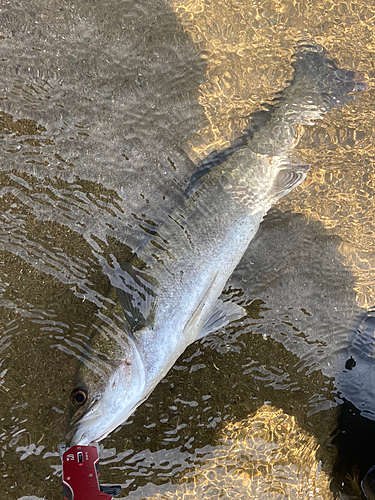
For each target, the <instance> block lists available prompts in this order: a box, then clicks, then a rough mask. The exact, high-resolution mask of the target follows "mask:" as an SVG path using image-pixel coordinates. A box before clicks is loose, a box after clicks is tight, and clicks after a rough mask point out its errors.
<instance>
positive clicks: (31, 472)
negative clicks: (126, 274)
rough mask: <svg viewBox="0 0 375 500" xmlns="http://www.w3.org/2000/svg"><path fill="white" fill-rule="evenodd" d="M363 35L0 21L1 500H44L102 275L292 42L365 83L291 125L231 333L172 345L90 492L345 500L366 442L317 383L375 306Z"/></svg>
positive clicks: (236, 119)
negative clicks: (108, 488)
mask: <svg viewBox="0 0 375 500" xmlns="http://www.w3.org/2000/svg"><path fill="white" fill-rule="evenodd" d="M374 19H375V9H374V8H372V7H371V6H370V7H369V6H368V4H367V3H366V2H364V1H359V2H356V3H352V2H349V1H346V2H318V1H315V0H313V1H310V2H292V1H285V2H281V1H276V0H275V1H269V2H258V1H252V2H250V1H244V2H228V1H218V0H215V1H209V0H206V1H198V0H194V1H183V0H181V1H178V2H177V1H176V2H174V3H172V2H171V3H165V2H155V1H153V2H151V1H150V0H148V1H147V0H141V1H139V2H134V1H117V0H115V1H112V2H110V3H105V2H98V1H96V0H93V1H90V2H82V1H79V2H76V3H75V4H74V5H73V4H71V3H61V2H55V1H48V2H47V1H46V2H44V3H43V2H42V3H41V2H33V1H28V2H24V1H19V2H12V3H9V4H4V5H3V6H2V7H1V11H0V28H1V31H0V44H1V48H2V51H1V54H2V56H1V57H2V71H1V74H0V82H1V89H2V92H1V100H0V111H1V115H0V132H1V139H2V140H1V150H0V151H1V152H0V155H1V162H0V176H1V185H0V189H1V191H0V194H1V197H0V204H1V222H0V223H1V227H0V248H1V250H2V252H1V266H0V289H1V301H0V305H1V316H0V322H1V333H0V408H1V410H0V420H1V422H2V426H1V429H0V450H1V451H0V474H1V476H0V477H1V483H0V484H1V490H2V491H3V492H4V495H6V496H7V498H8V499H10V500H13V499H14V500H16V499H21V498H23V499H34V500H35V499H41V498H47V499H49V500H55V499H59V498H62V488H61V463H60V459H59V457H58V453H57V445H58V443H59V441H60V440H61V438H62V437H63V434H64V429H65V412H66V407H67V402H68V397H69V394H70V391H71V388H72V386H71V384H72V379H73V374H74V370H75V365H76V360H77V356H79V353H80V352H81V349H82V345H83V344H84V342H85V340H86V339H87V337H86V336H87V334H88V333H89V327H90V325H91V323H92V322H93V321H94V318H95V314H96V313H97V312H98V311H99V310H104V309H103V308H105V307H106V305H108V299H107V297H108V295H109V293H110V288H111V287H110V279H111V276H112V270H113V266H114V264H113V263H114V262H115V261H119V262H121V261H125V260H127V259H128V258H129V257H130V255H131V253H132V251H134V250H135V249H136V248H137V246H138V245H139V243H140V242H141V241H142V240H143V239H144V236H145V232H146V233H148V232H150V231H152V230H153V229H154V228H155V226H157V225H158V224H160V223H161V221H162V220H163V219H164V218H165V217H166V215H167V214H169V213H170V212H171V211H172V210H173V208H174V207H175V206H177V205H178V203H180V202H181V201H182V199H183V192H184V189H185V187H186V186H187V184H188V182H189V180H190V177H191V175H192V174H193V173H194V171H195V164H196V163H197V162H198V161H199V159H201V158H203V157H204V155H205V154H207V153H209V152H211V151H213V150H220V149H222V148H223V147H225V146H227V145H228V144H229V143H230V141H231V140H233V138H234V137H236V136H237V135H239V134H240V132H241V129H242V128H243V127H244V126H245V124H246V117H247V116H248V115H249V114H250V113H251V112H252V111H254V110H257V109H259V106H260V105H261V103H264V102H270V101H271V100H272V98H273V97H274V96H275V93H276V92H277V91H280V90H281V89H282V88H284V86H285V85H286V82H287V81H288V80H289V79H290V78H291V75H292V68H291V60H292V54H293V52H294V46H295V43H296V42H297V41H299V40H301V39H309V38H311V37H312V38H314V39H315V40H316V41H317V42H318V43H321V44H322V45H323V46H324V47H325V48H326V49H327V51H328V53H329V55H330V57H332V58H333V59H334V60H335V61H336V62H337V63H338V65H339V66H340V67H348V68H353V69H358V70H360V71H365V72H366V73H367V75H368V82H369V84H370V91H369V92H367V93H366V94H364V95H361V96H360V97H359V98H358V99H357V100H356V101H354V102H352V103H350V105H349V106H347V107H346V108H344V109H342V110H335V111H334V112H332V113H330V114H329V115H326V116H325V117H324V119H323V120H321V121H319V123H317V124H316V125H315V126H314V127H309V128H306V130H305V132H304V135H303V138H302V140H301V142H300V144H299V146H298V155H299V157H300V158H302V159H303V160H304V161H305V162H307V163H311V168H310V171H309V173H308V176H307V179H306V180H305V182H304V183H303V184H302V185H301V186H300V187H299V188H297V189H296V190H295V191H293V192H292V193H291V194H290V195H289V196H288V197H286V198H284V199H282V200H281V201H280V202H279V203H278V204H277V205H276V207H275V208H273V209H272V210H271V211H270V213H269V214H268V216H267V217H266V219H265V221H264V223H263V225H262V227H261V230H260V232H259V233H258V235H257V237H256V238H255V239H254V241H253V242H252V244H251V246H250V248H249V250H248V251H247V253H246V254H245V256H244V258H243V260H242V261H241V263H240V264H239V266H238V268H237V269H236V271H235V273H234V274H233V276H232V277H231V279H230V280H229V282H228V285H227V288H226V290H225V292H224V293H225V294H226V296H228V295H233V296H234V297H235V299H236V300H237V302H238V303H240V304H241V305H244V306H246V308H247V310H248V317H247V318H246V319H245V320H244V321H243V322H241V323H239V324H238V323H237V324H236V325H235V326H232V327H229V328H227V329H226V330H225V331H222V332H220V333H217V334H215V335H212V336H210V337H207V338H206V339H205V340H204V341H202V342H200V343H196V344H194V345H192V346H190V348H189V349H188V350H187V351H186V353H185V354H184V355H183V356H182V357H181V358H180V359H179V360H178V361H177V362H176V365H175V367H174V368H173V369H172V370H171V372H170V373H169V374H168V376H167V377H166V378H165V379H164V380H163V381H162V382H161V383H160V384H159V386H158V387H157V388H156V390H155V391H154V393H153V394H152V395H151V396H150V398H149V399H148V400H147V402H146V403H144V404H143V405H142V406H141V407H140V408H139V409H138V410H137V411H136V413H135V415H134V416H133V417H131V419H130V420H129V422H127V423H126V425H124V426H123V427H122V428H121V429H119V430H118V431H117V432H115V433H112V435H110V436H109V437H108V438H107V439H105V440H104V441H103V442H102V443H101V472H102V475H101V482H103V483H105V482H107V483H117V484H121V485H122V486H123V488H124V489H123V490H122V493H121V495H120V496H121V498H125V497H126V496H129V495H130V497H131V498H134V499H136V498H144V497H147V498H148V497H152V498H154V497H158V498H170V497H174V496H176V497H179V496H180V497H189V496H193V495H194V496H195V497H198V498H207V499H211V498H219V497H220V498H223V497H224V498H231V497H232V496H233V497H234V496H236V497H243V498H262V499H266V498H277V499H284V498H290V499H291V498H305V497H307V496H308V497H311V498H323V499H330V498H333V497H334V493H332V491H331V490H333V491H334V492H338V491H341V496H342V498H348V497H349V498H360V493H359V491H358V484H359V480H358V479H359V478H360V477H361V475H363V474H364V472H365V471H366V470H367V469H368V468H369V467H370V466H372V465H373V464H374V463H375V454H374V453H373V450H374V449H375V446H374V444H375V443H374V436H375V433H374V430H375V424H374V422H373V420H372V415H371V414H369V415H368V416H369V417H370V418H366V419H365V418H363V417H361V416H360V415H359V411H358V410H356V409H355V408H354V407H351V406H350V404H349V403H345V404H340V403H341V402H342V401H341V400H340V398H339V395H338V394H337V391H336V389H335V385H336V384H339V383H341V384H342V387H344V386H343V382H342V381H340V376H339V374H340V373H341V372H342V369H343V363H345V362H346V361H347V359H348V358H347V356H348V350H347V346H348V345H349V344H350V341H351V338H352V336H353V335H354V334H355V331H356V328H357V326H358V324H359V322H360V318H361V317H362V315H363V314H364V313H365V312H366V311H368V310H370V309H371V308H373V307H374V304H375V294H374V289H375V287H374V272H373V271H374V267H375V254H374V250H373V241H374V222H373V221H374V220H375V217H374V211H375V210H374V209H375V202H374V199H373V192H374V180H373V179H374V177H373V170H372V169H373V158H374V152H375V148H374V144H373V141H374V139H373V138H374V124H375V117H374V112H373V109H374V102H373V100H374V98H373V92H372V90H371V84H372V81H373V78H374V68H373V52H374V49H375V47H374V42H373V34H374ZM365 362H368V365H369V367H370V368H369V371H368V372H366V376H369V375H370V374H371V367H372V364H371V363H372V358H371V356H370V355H369V356H368V357H367V358H366V359H365ZM366 366H367V365H366ZM370 382H371V381H370ZM365 385H366V384H365ZM370 385H371V384H370ZM358 394H359V396H358V399H359V400H360V398H361V397H362V396H361V393H358ZM350 396H353V395H352V394H350ZM356 402H357V401H356ZM360 403H361V401H359V403H358V404H360ZM265 404H266V406H264V405H265ZM365 409H366V408H365ZM279 421H280V425H279V426H278V427H277V425H276V424H275V422H276V423H277V422H279ZM275 426H276V427H275ZM275 429H276V430H275ZM275 450H279V453H276V452H275ZM168 491H169V493H168Z"/></svg>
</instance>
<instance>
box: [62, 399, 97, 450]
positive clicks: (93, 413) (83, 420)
mask: <svg viewBox="0 0 375 500" xmlns="http://www.w3.org/2000/svg"><path fill="white" fill-rule="evenodd" d="M99 407H100V401H99V399H95V400H94V401H93V402H92V403H91V404H90V406H89V407H88V408H87V410H86V411H85V413H83V414H82V415H81V416H80V417H79V418H77V420H76V421H73V422H70V424H69V425H68V428H67V430H66V432H65V436H64V442H65V444H66V446H67V448H70V447H71V446H75V445H79V444H82V443H81V442H80V441H81V440H82V438H83V437H84V436H85V434H86V432H85V431H82V432H81V435H80V436H77V434H78V431H79V429H80V428H81V427H82V425H84V427H85V428H88V427H90V423H94V422H95V421H96V420H97V419H98V418H100V417H102V415H103V413H102V412H101V411H100V410H99V409H98V408H99ZM75 437H76V438H77V439H74V438H75Z"/></svg>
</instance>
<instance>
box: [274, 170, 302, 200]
mask: <svg viewBox="0 0 375 500" xmlns="http://www.w3.org/2000/svg"><path fill="white" fill-rule="evenodd" d="M309 167H310V165H304V164H302V163H292V164H290V165H287V166H285V168H282V169H281V170H280V171H279V173H278V174H277V176H276V179H275V182H274V183H273V186H272V188H271V191H270V199H271V202H272V203H276V202H277V200H279V199H280V198H281V197H282V196H285V195H286V194H288V193H290V191H292V189H294V188H295V187H297V186H298V185H299V184H301V182H302V181H303V180H304V179H305V177H306V172H307V171H308V169H309Z"/></svg>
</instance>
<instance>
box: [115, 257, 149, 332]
mask: <svg viewBox="0 0 375 500" xmlns="http://www.w3.org/2000/svg"><path fill="white" fill-rule="evenodd" d="M155 288H156V287H155V284H154V283H153V278H152V276H149V275H148V274H147V272H146V271H143V270H140V269H138V268H137V267H135V266H133V265H132V263H131V262H127V263H124V264H121V271H120V272H119V273H118V274H117V276H116V290H117V296H118V299H119V301H120V304H121V306H122V308H123V311H124V314H125V316H126V319H127V320H128V322H129V324H130V327H131V329H132V330H135V329H138V328H142V327H143V326H145V325H146V324H152V322H153V313H154V310H155V305H156V293H155Z"/></svg>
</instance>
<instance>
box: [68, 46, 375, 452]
mask: <svg viewBox="0 0 375 500" xmlns="http://www.w3.org/2000/svg"><path fill="white" fill-rule="evenodd" d="M293 66H294V70H295V74H294V79H293V81H292V82H291V84H290V85H289V87H287V88H286V89H284V91H283V93H282V94H281V96H280V98H279V99H278V100H277V102H275V104H274V105H273V106H271V107H270V108H269V110H267V111H264V112H261V113H260V114H259V116H260V118H261V120H260V122H258V124H257V123H255V124H253V125H250V127H249V130H248V131H246V132H245V134H244V135H243V136H242V137H241V138H240V139H239V140H237V141H236V142H235V143H234V144H233V145H232V146H231V147H230V148H228V149H227V150H225V151H223V152H221V153H218V154H217V155H210V156H209V157H208V158H207V160H206V161H204V162H202V166H201V170H200V173H198V175H197V176H196V178H195V182H194V183H193V184H194V185H193V186H192V191H193V193H192V194H191V195H190V197H189V198H188V199H187V200H186V202H185V203H184V204H183V205H182V206H181V207H179V208H178V209H177V210H176V211H175V212H174V213H173V214H172V215H171V216H169V217H168V219H167V220H166V221H165V223H164V224H163V225H162V226H161V227H160V229H159V230H158V232H157V233H156V234H154V235H153V236H152V237H151V238H150V239H149V240H148V241H147V242H146V243H145V244H144V246H143V247H142V248H141V249H140V250H139V251H138V253H137V256H136V257H135V258H134V259H133V260H132V261H131V262H130V263H127V264H124V265H123V266H121V267H120V266H119V267H118V268H117V269H116V276H115V285H116V287H117V289H118V298H119V301H120V304H121V306H122V310H123V313H124V315H125V318H124V317H123V315H122V311H121V308H120V306H119V305H117V306H116V307H115V309H114V312H113V315H112V318H111V319H108V318H106V319H105V318H103V321H102V325H101V326H100V327H97V329H96V331H95V332H94V334H93V336H92V338H91V342H90V345H89V346H88V348H87V359H85V360H83V361H82V362H81V364H80V365H79V367H78V369H77V374H76V381H75V389H74V391H73V393H72V396H71V411H70V413H71V422H70V426H69V429H68V432H67V434H66V439H67V441H68V445H69V446H72V445H77V444H81V445H87V444H89V443H90V442H92V441H98V440H100V439H102V438H103V437H105V436H106V435H108V433H109V432H111V431H112V430H114V429H115V428H116V427H117V426H118V425H120V424H121V423H123V422H124V421H125V420H126V419H127V418H128V417H129V416H130V415H131V413H132V412H133V411H134V410H135V408H136V407H137V406H139V404H141V402H142V401H144V400H145V399H146V398H147V397H148V395H149V394H150V392H151V391H152V390H153V389H154V388H155V386H156V385H157V383H158V382H159V381H160V380H161V379H162V378H163V377H164V376H165V375H166V373H167V372H168V370H169V369H170V368H171V367H172V366H173V364H174V363H175V361H176V360H177V358H178V357H179V356H180V355H181V354H182V353H183V352H184V350H185V349H186V347H187V346H188V345H190V344H191V343H192V342H194V341H195V340H197V339H199V338H202V337H204V336H205V335H207V334H208V333H210V332H213V331H215V330H217V329H219V328H221V327H223V326H225V325H226V324H228V323H229V322H231V321H233V320H236V319H240V318H241V317H243V316H244V315H245V311H244V310H243V309H242V307H240V306H239V305H236V304H234V303H232V302H222V301H221V300H220V299H219V296H220V294H221V292H222V290H223V288H224V286H225V283H226V282H227V280H228V278H229V277H230V275H231V274H232V272H233V270H234V269H235V267H236V266H237V264H238V262H239V261H240V259H241V257H242V255H243V254H244V252H245V250H246V249H247V247H248V245H249V243H250V242H251V240H252V238H253V237H254V236H255V234H256V232H257V230H258V228H259V225H260V223H261V221H262V218H263V217H264V215H265V214H266V212H267V211H268V209H269V208H270V206H271V205H272V204H273V203H275V202H276V201H277V200H278V199H279V198H280V197H281V196H283V195H285V194H287V193H288V192H290V191H291V190H292V189H293V188H294V187H295V186H297V185H298V184H300V182H302V180H303V179H304V177H305V175H306V170H307V167H306V166H305V165H303V164H301V163H300V162H298V161H296V160H295V159H294V158H292V157H291V151H292V150H293V148H294V147H295V146H296V144H297V142H298V138H299V135H300V129H299V127H296V124H300V123H302V124H312V123H313V120H315V119H317V118H320V117H321V115H322V114H323V113H325V112H327V111H329V110H330V109H332V108H333V107H339V106H341V105H344V104H346V103H348V102H349V101H350V100H351V99H352V98H353V96H352V95H348V93H351V92H356V91H363V90H366V89H367V85H366V84H365V83H363V82H362V78H363V75H362V74H359V73H356V72H354V71H346V70H341V69H338V68H337V67H336V66H335V65H334V64H333V63H332V62H331V61H329V60H328V59H327V58H326V55H325V51H324V49H322V48H321V47H319V46H316V45H311V46H301V48H300V51H299V52H298V53H297V54H296V57H295V61H294V63H293ZM259 123H260V125H259Z"/></svg>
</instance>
